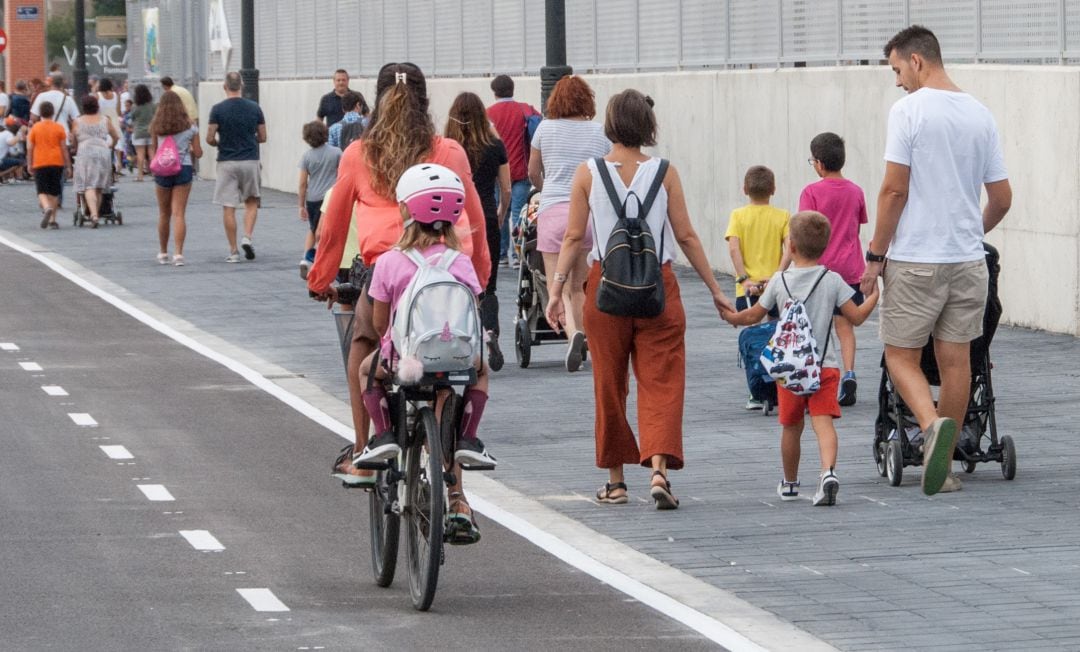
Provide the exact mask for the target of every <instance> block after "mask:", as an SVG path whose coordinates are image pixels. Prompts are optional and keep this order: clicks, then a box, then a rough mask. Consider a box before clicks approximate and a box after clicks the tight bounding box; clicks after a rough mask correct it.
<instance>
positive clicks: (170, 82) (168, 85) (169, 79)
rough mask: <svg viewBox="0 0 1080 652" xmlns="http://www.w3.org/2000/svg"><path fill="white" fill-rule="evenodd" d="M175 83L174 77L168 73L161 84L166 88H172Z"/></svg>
mask: <svg viewBox="0 0 1080 652" xmlns="http://www.w3.org/2000/svg"><path fill="white" fill-rule="evenodd" d="M173 83H174V82H173V78H172V77H169V76H168V75H165V76H164V77H162V78H161V85H162V86H164V87H165V88H172V87H173Z"/></svg>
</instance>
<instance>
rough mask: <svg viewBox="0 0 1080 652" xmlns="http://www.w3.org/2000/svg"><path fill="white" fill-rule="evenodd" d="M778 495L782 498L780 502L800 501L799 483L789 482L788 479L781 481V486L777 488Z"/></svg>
mask: <svg viewBox="0 0 1080 652" xmlns="http://www.w3.org/2000/svg"><path fill="white" fill-rule="evenodd" d="M776 495H777V496H780V500H783V501H788V500H798V499H799V481H798V480H796V481H795V482H788V481H787V479H786V478H785V479H781V480H780V484H779V485H778V486H777V487H776Z"/></svg>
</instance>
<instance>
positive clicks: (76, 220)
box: [71, 211, 82, 226]
mask: <svg viewBox="0 0 1080 652" xmlns="http://www.w3.org/2000/svg"><path fill="white" fill-rule="evenodd" d="M71 226H82V224H79V211H75V213H74V214H73V215H72V220H71Z"/></svg>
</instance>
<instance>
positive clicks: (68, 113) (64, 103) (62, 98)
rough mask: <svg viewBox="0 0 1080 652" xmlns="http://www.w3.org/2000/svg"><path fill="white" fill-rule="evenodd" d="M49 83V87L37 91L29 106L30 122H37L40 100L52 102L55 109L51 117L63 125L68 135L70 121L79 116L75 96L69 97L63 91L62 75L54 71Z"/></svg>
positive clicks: (39, 113)
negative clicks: (45, 89)
mask: <svg viewBox="0 0 1080 652" xmlns="http://www.w3.org/2000/svg"><path fill="white" fill-rule="evenodd" d="M49 85H50V86H51V88H50V89H49V90H47V91H45V92H43V93H38V96H37V98H36V99H35V100H34V105H33V106H32V107H30V122H37V121H38V120H39V119H40V118H41V111H40V109H41V103H42V102H52V105H53V109H54V110H55V111H56V113H55V117H54V118H53V119H54V120H56V121H57V122H59V123H60V125H61V126H63V127H64V131H66V132H67V133H68V134H69V135H70V134H71V123H72V122H73V121H74V120H75V118H77V117H79V107H77V106H76V104H77V102H76V101H75V98H73V97H70V96H69V95H68V94H67V92H65V91H64V76H63V75H61V74H59V73H56V74H54V75H52V76H51V77H49Z"/></svg>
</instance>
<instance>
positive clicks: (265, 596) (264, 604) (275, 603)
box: [236, 589, 289, 611]
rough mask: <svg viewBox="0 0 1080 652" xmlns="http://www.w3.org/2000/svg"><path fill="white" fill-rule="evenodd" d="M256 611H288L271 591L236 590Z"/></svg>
mask: <svg viewBox="0 0 1080 652" xmlns="http://www.w3.org/2000/svg"><path fill="white" fill-rule="evenodd" d="M236 592H237V593H239V594H240V596H241V597H243V598H244V599H245V600H247V601H248V604H250V605H251V606H252V608H253V609H255V611H288V610H289V608H288V607H286V606H285V603H284V602H282V601H281V600H278V599H277V596H276V595H274V593H273V592H272V591H271V590H270V589H236Z"/></svg>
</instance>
